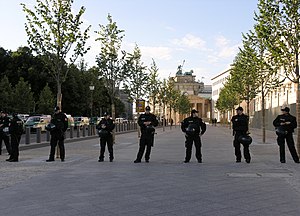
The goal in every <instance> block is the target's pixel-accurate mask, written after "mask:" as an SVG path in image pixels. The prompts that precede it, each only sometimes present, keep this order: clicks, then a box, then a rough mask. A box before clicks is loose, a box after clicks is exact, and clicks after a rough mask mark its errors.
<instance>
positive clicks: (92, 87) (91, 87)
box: [89, 83, 95, 117]
mask: <svg viewBox="0 0 300 216" xmlns="http://www.w3.org/2000/svg"><path fill="white" fill-rule="evenodd" d="M89 87H90V90H91V117H92V116H93V91H94V90H95V86H94V85H93V83H91V85H90V86H89Z"/></svg>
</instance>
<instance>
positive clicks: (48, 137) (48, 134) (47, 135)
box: [46, 131, 50, 142]
mask: <svg viewBox="0 0 300 216" xmlns="http://www.w3.org/2000/svg"><path fill="white" fill-rule="evenodd" d="M46 141H47V142H49V141H50V131H46Z"/></svg>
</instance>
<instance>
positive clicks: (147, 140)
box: [134, 106, 158, 163]
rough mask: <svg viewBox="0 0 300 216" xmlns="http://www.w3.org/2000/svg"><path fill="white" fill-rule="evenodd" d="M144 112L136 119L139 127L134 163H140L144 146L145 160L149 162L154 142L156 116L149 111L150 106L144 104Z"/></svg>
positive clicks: (156, 123)
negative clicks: (139, 132)
mask: <svg viewBox="0 0 300 216" xmlns="http://www.w3.org/2000/svg"><path fill="white" fill-rule="evenodd" d="M145 110H146V112H145V113H144V114H141V115H140V117H139V119H138V125H139V126H140V128H141V133H142V135H141V137H140V146H139V151H138V153H137V156H136V160H135V161H134V163H141V161H142V157H143V154H144V151H145V148H146V153H145V161H146V163H149V160H150V153H151V148H152V147H153V143H154V134H155V127H156V126H157V125H158V121H157V118H156V116H155V115H154V114H152V113H150V107H149V106H146V108H145Z"/></svg>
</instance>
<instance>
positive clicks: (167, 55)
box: [140, 46, 172, 60]
mask: <svg viewBox="0 0 300 216" xmlns="http://www.w3.org/2000/svg"><path fill="white" fill-rule="evenodd" d="M140 49H141V52H142V55H143V56H144V57H146V58H147V57H148V58H154V59H159V60H170V59H171V58H172V50H171V48H169V47H163V46H157V47H151V46H141V47H140Z"/></svg>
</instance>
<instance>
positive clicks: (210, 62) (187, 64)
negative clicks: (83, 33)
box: [0, 0, 258, 84]
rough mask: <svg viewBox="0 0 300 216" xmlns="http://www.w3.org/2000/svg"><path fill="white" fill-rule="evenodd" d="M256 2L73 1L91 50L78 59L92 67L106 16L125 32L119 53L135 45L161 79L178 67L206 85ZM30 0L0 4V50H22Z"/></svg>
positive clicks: (237, 43) (225, 61)
mask: <svg viewBox="0 0 300 216" xmlns="http://www.w3.org/2000/svg"><path fill="white" fill-rule="evenodd" d="M257 2H258V0H74V4H73V10H74V13H77V12H78V11H79V9H80V7H81V6H84V7H85V8H86V11H85V13H84V14H83V16H82V18H83V21H84V23H83V27H84V26H88V25H91V26H92V27H91V31H90V36H91V37H90V39H89V40H88V42H87V44H88V46H90V47H91V50H90V51H89V52H88V53H87V54H86V55H85V56H84V59H85V61H86V62H87V63H88V66H89V67H91V66H94V65H96V63H95V58H96V56H97V54H99V52H100V44H99V42H96V41H95V39H96V38H97V34H96V33H94V32H95V31H98V30H99V29H100V28H99V24H101V25H106V24H107V23H108V21H107V15H108V14H110V15H111V16H112V19H113V21H115V22H116V23H117V26H118V28H119V29H121V30H124V31H125V37H124V38H123V42H122V49H123V50H125V51H127V52H130V53H132V52H133V49H134V46H135V44H137V45H138V47H139V48H140V49H141V53H142V61H143V62H144V64H145V65H146V66H148V67H150V65H151V62H152V59H154V60H155V62H156V64H157V66H158V68H159V71H158V72H159V76H160V78H161V79H163V78H168V77H169V76H175V74H176V71H177V68H178V66H179V65H182V64H183V62H184V65H183V71H184V72H186V71H191V70H193V71H194V73H193V75H196V80H199V81H203V82H204V84H211V78H213V77H214V76H216V75H217V74H219V73H222V72H224V71H225V70H227V69H229V67H230V64H232V63H233V60H234V57H235V55H236V54H237V52H238V48H239V47H241V46H242V33H247V32H249V30H252V29H253V25H254V23H255V22H254V19H253V17H254V11H257ZM20 3H24V4H25V5H27V7H29V8H33V5H36V1H35V0H0V27H1V34H0V47H3V48H4V49H6V50H12V51H15V50H17V48H18V47H20V46H27V45H28V44H27V35H26V32H25V27H24V23H25V22H26V19H25V13H24V12H23V11H22V7H21V5H20Z"/></svg>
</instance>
